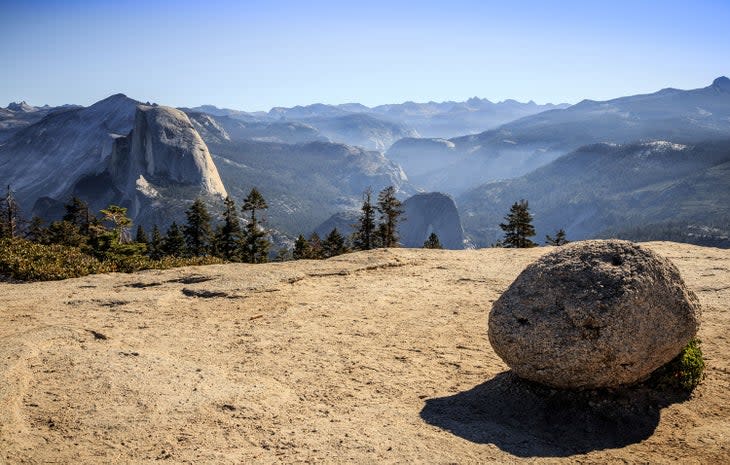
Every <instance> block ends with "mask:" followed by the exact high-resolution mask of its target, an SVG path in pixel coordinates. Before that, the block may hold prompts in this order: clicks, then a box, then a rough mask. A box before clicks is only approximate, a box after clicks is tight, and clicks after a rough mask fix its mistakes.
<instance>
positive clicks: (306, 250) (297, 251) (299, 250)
mask: <svg viewBox="0 0 730 465" xmlns="http://www.w3.org/2000/svg"><path fill="white" fill-rule="evenodd" d="M310 255H311V250H310V247H309V242H307V240H306V239H305V238H304V236H303V235H301V234H300V235H299V237H297V240H296V241H295V242H294V251H293V252H292V258H294V260H303V259H306V258H311V257H310Z"/></svg>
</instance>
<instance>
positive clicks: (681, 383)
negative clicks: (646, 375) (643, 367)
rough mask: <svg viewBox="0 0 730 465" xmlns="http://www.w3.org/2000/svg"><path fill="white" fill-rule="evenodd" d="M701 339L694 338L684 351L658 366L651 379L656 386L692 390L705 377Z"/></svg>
mask: <svg viewBox="0 0 730 465" xmlns="http://www.w3.org/2000/svg"><path fill="white" fill-rule="evenodd" d="M700 343H701V341H700V340H699V339H697V338H693V339H692V340H691V341H689V343H688V344H687V346H686V347H685V348H684V349H682V352H680V353H679V355H677V356H676V357H674V358H673V359H672V360H671V361H670V362H669V363H667V364H666V365H664V366H662V367H660V368H658V369H657V370H656V371H655V372H654V373H652V376H651V378H650V380H649V384H650V385H652V386H654V387H659V388H668V389H676V390H680V391H692V390H693V389H694V388H696V387H697V385H699V384H700V382H701V381H702V380H703V379H704V378H705V359H704V358H703V356H702V349H701V348H700Z"/></svg>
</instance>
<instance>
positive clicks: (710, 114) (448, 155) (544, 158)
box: [387, 77, 730, 195]
mask: <svg viewBox="0 0 730 465" xmlns="http://www.w3.org/2000/svg"><path fill="white" fill-rule="evenodd" d="M728 137H730V80H729V79H728V78H726V77H720V78H718V79H716V80H715V81H714V82H713V83H712V84H711V85H710V86H708V87H705V88H702V89H695V90H677V89H664V90H661V91H659V92H656V93H653V94H648V95H635V96H631V97H622V98H617V99H613V100H608V101H605V102H595V101H591V100H584V101H582V102H580V103H578V104H576V105H573V106H571V107H569V108H565V109H559V110H549V111H545V112H542V113H539V114H536V115H532V116H528V117H525V118H521V119H518V120H516V121H513V122H510V123H507V124H504V125H502V126H500V127H499V128H497V129H492V130H489V131H485V132H482V133H479V134H476V135H467V136H462V137H456V138H452V139H449V140H446V141H445V140H442V139H430V140H429V139H404V140H401V141H399V142H397V143H396V144H394V145H393V146H392V147H391V148H390V149H389V150H388V151H387V155H388V157H389V158H390V159H391V160H393V161H395V162H396V163H399V164H400V165H401V166H402V167H403V168H404V170H405V171H406V173H409V175H410V178H411V181H412V182H413V183H414V184H416V185H418V186H419V187H422V188H424V189H426V190H440V191H444V192H450V193H452V194H455V195H458V194H460V193H462V192H464V191H466V190H468V189H470V188H473V187H476V186H478V185H480V184H482V183H484V182H488V181H493V180H498V179H506V178H512V177H516V176H521V175H523V174H526V173H528V172H530V171H532V170H533V169H535V168H538V167H539V166H542V165H545V164H547V163H549V162H551V161H552V160H554V159H556V158H558V157H559V156H561V155H563V154H565V153H568V152H570V151H572V150H576V149H577V148H579V147H581V146H583V145H587V144H594V143H599V142H609V143H627V142H633V141H638V140H669V141H673V142H677V143H686V144H693V143H697V142H700V141H705V140H718V139H723V138H728ZM414 173H416V174H414Z"/></svg>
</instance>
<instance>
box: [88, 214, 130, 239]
mask: <svg viewBox="0 0 730 465" xmlns="http://www.w3.org/2000/svg"><path fill="white" fill-rule="evenodd" d="M101 214H102V215H104V221H108V222H110V223H112V230H113V231H114V234H115V239H116V242H117V243H119V244H124V243H127V242H130V239H131V238H130V235H129V227H130V226H131V225H132V220H131V219H130V218H129V217H127V209H126V208H125V207H120V206H119V205H109V206H108V207H107V208H106V209H104V210H101ZM79 230H80V229H79Z"/></svg>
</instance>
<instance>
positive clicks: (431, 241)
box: [423, 232, 443, 249]
mask: <svg viewBox="0 0 730 465" xmlns="http://www.w3.org/2000/svg"><path fill="white" fill-rule="evenodd" d="M423 248H424V249H443V247H441V241H440V240H439V237H438V236H437V235H436V233H435V232H432V233H431V235H430V236H428V239H426V242H424V243H423Z"/></svg>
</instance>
